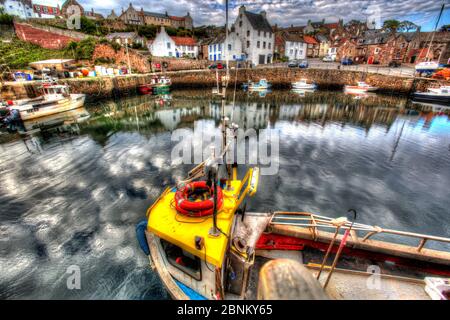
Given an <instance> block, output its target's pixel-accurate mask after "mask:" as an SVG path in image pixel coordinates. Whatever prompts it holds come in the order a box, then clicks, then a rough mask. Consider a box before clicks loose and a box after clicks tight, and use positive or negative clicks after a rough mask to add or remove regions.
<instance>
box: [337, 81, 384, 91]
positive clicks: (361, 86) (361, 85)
mask: <svg viewBox="0 0 450 320" xmlns="http://www.w3.org/2000/svg"><path fill="white" fill-rule="evenodd" d="M377 90H378V87H374V86H371V85H369V84H367V83H365V82H364V81H358V82H357V85H356V86H349V85H347V86H345V91H346V92H357V93H361V92H373V91H377Z"/></svg>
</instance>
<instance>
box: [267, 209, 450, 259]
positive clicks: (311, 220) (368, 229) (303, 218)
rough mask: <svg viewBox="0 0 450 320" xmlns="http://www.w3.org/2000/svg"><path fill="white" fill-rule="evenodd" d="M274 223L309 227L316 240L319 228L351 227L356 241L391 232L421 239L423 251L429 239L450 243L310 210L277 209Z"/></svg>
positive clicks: (447, 240) (440, 240)
mask: <svg viewBox="0 0 450 320" xmlns="http://www.w3.org/2000/svg"><path fill="white" fill-rule="evenodd" d="M270 224H272V225H291V226H298V227H305V228H307V229H309V231H310V232H311V235H312V237H313V239H314V240H316V239H317V231H318V229H319V228H322V229H331V230H333V229H334V230H333V231H335V230H336V229H337V228H340V229H343V230H345V229H349V228H350V227H351V230H352V231H354V232H351V236H352V238H353V239H354V240H355V241H361V242H366V241H367V240H368V239H370V238H371V237H373V236H375V235H380V234H391V235H396V236H402V237H407V238H414V239H419V240H420V241H419V244H418V245H417V247H416V249H417V251H418V252H421V251H422V249H423V248H424V246H425V244H426V243H427V242H429V241H436V242H441V243H450V238H445V237H437V236H432V235H426V234H420V233H414V232H407V231H399V230H393V229H385V228H381V227H378V226H371V225H366V224H361V223H356V222H354V223H353V225H352V223H351V222H350V221H347V222H345V223H344V224H342V223H340V221H339V220H337V219H334V218H329V217H325V216H321V215H317V214H313V213H309V212H284V211H277V212H275V213H274V215H273V216H272V220H271V222H270ZM357 231H359V232H360V233H362V234H363V235H362V237H359V236H357V235H356V232H357Z"/></svg>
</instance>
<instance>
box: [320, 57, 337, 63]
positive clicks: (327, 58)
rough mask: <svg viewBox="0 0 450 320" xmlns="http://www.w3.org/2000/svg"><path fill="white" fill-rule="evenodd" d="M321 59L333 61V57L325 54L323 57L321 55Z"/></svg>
mask: <svg viewBox="0 0 450 320" xmlns="http://www.w3.org/2000/svg"><path fill="white" fill-rule="evenodd" d="M322 61H323V62H333V61H334V59H333V57H332V56H325V57H323V59H322Z"/></svg>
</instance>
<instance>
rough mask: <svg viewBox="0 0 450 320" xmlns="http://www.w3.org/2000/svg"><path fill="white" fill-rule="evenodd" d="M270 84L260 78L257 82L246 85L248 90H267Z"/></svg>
mask: <svg viewBox="0 0 450 320" xmlns="http://www.w3.org/2000/svg"><path fill="white" fill-rule="evenodd" d="M271 86H272V85H271V84H270V82H268V81H267V80H266V79H261V80H259V82H252V83H250V84H249V85H248V89H249V90H267V89H269V88H270V87H271Z"/></svg>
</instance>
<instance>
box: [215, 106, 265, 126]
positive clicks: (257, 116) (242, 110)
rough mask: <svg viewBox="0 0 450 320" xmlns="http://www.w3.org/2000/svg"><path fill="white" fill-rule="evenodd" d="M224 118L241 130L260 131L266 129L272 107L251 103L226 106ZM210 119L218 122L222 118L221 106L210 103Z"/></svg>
mask: <svg viewBox="0 0 450 320" xmlns="http://www.w3.org/2000/svg"><path fill="white" fill-rule="evenodd" d="M224 111H225V116H226V117H228V118H229V119H230V121H232V122H234V123H236V124H238V125H239V127H240V128H241V129H249V128H254V129H260V128H265V127H267V124H268V123H269V121H270V117H271V112H272V107H271V105H270V104H268V103H264V102H253V103H248V104H246V105H245V106H244V105H235V106H234V107H233V105H226V106H225V110H224ZM211 117H212V118H214V119H216V120H220V119H221V117H222V104H221V103H218V102H211Z"/></svg>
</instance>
